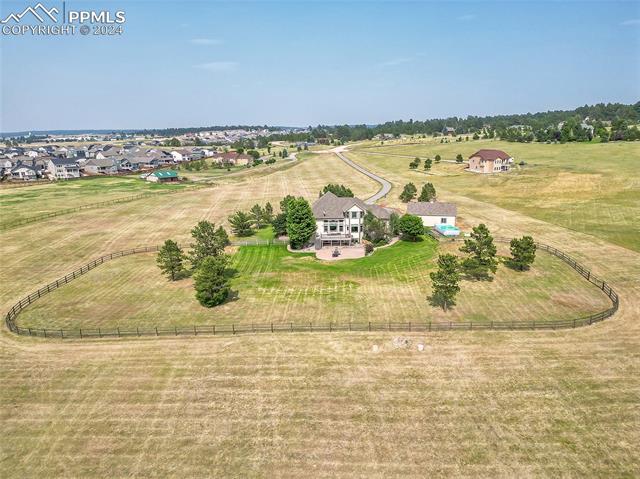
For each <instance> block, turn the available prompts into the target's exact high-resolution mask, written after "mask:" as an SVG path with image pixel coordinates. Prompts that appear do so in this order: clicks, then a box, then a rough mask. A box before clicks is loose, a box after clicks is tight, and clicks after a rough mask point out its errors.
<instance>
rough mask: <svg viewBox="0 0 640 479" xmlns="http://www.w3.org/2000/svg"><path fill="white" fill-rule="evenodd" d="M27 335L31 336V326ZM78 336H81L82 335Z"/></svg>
mask: <svg viewBox="0 0 640 479" xmlns="http://www.w3.org/2000/svg"><path fill="white" fill-rule="evenodd" d="M80 331H82V330H80ZM29 336H31V328H29ZM80 337H82V335H81V336H80Z"/></svg>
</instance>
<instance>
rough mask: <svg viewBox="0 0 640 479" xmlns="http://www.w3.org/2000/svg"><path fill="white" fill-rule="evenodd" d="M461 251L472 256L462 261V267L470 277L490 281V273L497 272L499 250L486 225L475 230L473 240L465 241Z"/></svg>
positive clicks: (472, 234)
mask: <svg viewBox="0 0 640 479" xmlns="http://www.w3.org/2000/svg"><path fill="white" fill-rule="evenodd" d="M460 251H462V252H463V253H468V254H469V255H470V256H469V257H468V258H466V259H464V260H463V261H462V267H463V269H464V272H465V273H466V274H467V275H468V276H471V277H473V278H476V279H490V274H489V272H491V273H495V272H496V269H497V267H498V260H497V259H496V253H497V249H496V246H495V245H494V244H493V237H492V236H491V233H490V232H489V229H488V228H487V227H486V225H484V224H480V225H478V226H476V227H475V228H473V230H472V231H471V238H470V239H466V240H464V246H462V247H461V248H460Z"/></svg>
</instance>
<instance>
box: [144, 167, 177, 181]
mask: <svg viewBox="0 0 640 479" xmlns="http://www.w3.org/2000/svg"><path fill="white" fill-rule="evenodd" d="M145 179H146V180H147V181H151V182H153V183H170V182H174V181H178V173H177V172H175V171H173V170H162V171H154V172H153V173H150V174H149V175H147V177H146V178H145Z"/></svg>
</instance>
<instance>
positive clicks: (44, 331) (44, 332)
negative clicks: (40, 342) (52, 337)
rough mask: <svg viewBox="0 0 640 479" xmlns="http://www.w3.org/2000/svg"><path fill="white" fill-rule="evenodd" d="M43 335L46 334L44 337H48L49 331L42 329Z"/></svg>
mask: <svg viewBox="0 0 640 479" xmlns="http://www.w3.org/2000/svg"><path fill="white" fill-rule="evenodd" d="M42 333H43V334H44V337H45V338H46V337H47V330H46V329H45V328H43V329H42Z"/></svg>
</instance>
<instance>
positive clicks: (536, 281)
mask: <svg viewBox="0 0 640 479" xmlns="http://www.w3.org/2000/svg"><path fill="white" fill-rule="evenodd" d="M436 249H437V244H436V242H435V241H433V240H424V241H421V242H417V243H408V242H399V243H397V244H395V245H393V246H390V247H387V248H382V249H379V250H378V251H376V252H375V254H374V255H372V256H370V257H367V258H361V259H356V260H343V261H338V262H321V261H319V260H317V259H316V258H315V256H314V255H313V254H304V253H302V254H300V253H290V252H289V251H287V249H286V247H285V246H242V247H241V248H240V249H239V251H238V253H237V254H235V255H234V257H233V263H232V267H233V269H234V271H235V276H234V278H233V279H232V287H233V289H234V290H235V291H236V292H237V294H238V296H237V298H235V299H234V300H232V301H229V302H227V303H225V304H223V305H221V306H218V307H215V308H211V309H207V308H203V307H202V306H200V305H199V304H198V302H197V301H196V300H195V298H194V291H193V284H192V280H191V279H185V280H182V281H177V282H168V281H167V280H166V278H164V277H163V276H161V275H160V272H159V270H158V268H157V266H156V265H155V256H154V255H150V254H143V255H138V256H134V257H125V258H122V259H118V260H116V261H113V262H109V263H107V264H105V265H103V266H101V267H100V268H97V269H95V270H93V271H91V272H90V273H88V274H87V275H85V276H83V277H82V278H80V279H77V280H75V281H74V282H72V283H71V284H69V285H66V286H65V287H63V288H61V289H59V290H57V291H55V292H53V293H51V294H50V295H48V296H46V297H45V298H43V299H41V300H39V301H38V302H37V303H35V304H34V305H33V306H32V307H30V308H28V309H27V310H25V311H24V312H23V314H22V315H21V316H20V318H19V323H20V324H21V325H22V326H23V327H32V328H51V329H57V328H64V329H77V328H81V327H82V328H98V327H100V328H103V329H107V328H116V327H119V328H121V329H130V328H135V327H147V328H148V327H154V326H158V327H170V326H191V325H215V324H230V323H234V324H269V323H289V322H293V323H296V324H308V323H314V324H325V325H326V324H327V323H328V322H329V321H331V322H334V323H335V322H339V323H347V322H358V323H366V322H368V321H372V322H379V323H384V322H387V321H392V322H409V321H412V322H418V321H465V320H466V321H470V320H473V321H491V320H494V321H510V320H537V321H544V320H558V319H570V318H576V317H580V316H583V315H588V314H591V313H594V312H597V311H600V310H603V309H606V308H607V307H608V306H609V304H608V301H607V298H606V297H605V296H604V295H603V294H602V293H601V292H600V291H599V290H598V289H597V288H596V287H594V286H593V285H591V284H590V283H588V282H586V281H584V280H583V279H582V277H580V276H579V275H578V274H577V273H575V272H574V271H573V270H572V269H571V268H569V267H568V266H567V265H566V264H565V263H563V262H562V261H560V260H559V259H557V258H555V257H553V256H550V255H548V254H546V253H543V252H540V253H539V254H538V259H537V261H536V263H535V264H534V266H533V267H532V269H531V270H530V271H528V272H525V273H521V272H515V271H512V270H510V269H509V268H507V267H506V266H501V267H500V268H499V270H498V273H497V275H496V277H495V279H494V281H491V282H475V281H465V282H463V283H462V293H461V294H460V295H459V298H458V306H457V307H456V308H455V309H454V310H452V311H450V312H448V313H444V312H443V311H442V310H441V309H439V308H435V307H432V306H430V305H429V304H428V303H427V296H428V295H429V294H430V291H431V282H430V278H429V271H432V270H433V268H434V259H435V256H436ZM447 249H451V248H447Z"/></svg>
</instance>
